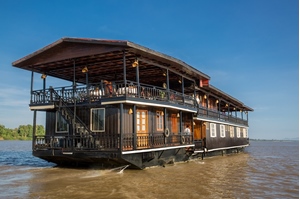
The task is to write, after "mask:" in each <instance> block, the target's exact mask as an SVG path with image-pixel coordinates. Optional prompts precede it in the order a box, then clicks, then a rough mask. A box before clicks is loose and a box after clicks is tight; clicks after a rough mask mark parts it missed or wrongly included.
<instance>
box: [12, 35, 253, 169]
mask: <svg viewBox="0 0 300 199" xmlns="http://www.w3.org/2000/svg"><path fill="white" fill-rule="evenodd" d="M12 65H13V66H15V67H18V68H21V69H25V70H28V71H31V86H30V88H31V90H30V93H31V98H30V104H29V107H30V109H31V110H32V111H33V113H34V114H33V126H34V128H33V141H32V149H33V155H34V156H36V157H39V158H42V159H44V160H47V161H50V162H54V163H56V164H57V165H59V166H60V165H71V166H79V165H99V166H103V167H118V166H122V165H130V168H139V169H143V168H145V167H150V166H156V165H165V164H167V163H173V162H177V161H186V160H189V159H191V158H203V156H204V155H206V156H207V155H217V154H224V153H231V152H238V151H241V150H243V148H244V147H246V146H248V145H249V138H248V112H249V111H253V109H252V108H250V107H248V106H246V105H244V104H243V103H242V102H241V101H239V100H237V99H236V98H234V97H232V96H230V95H228V94H227V93H225V92H223V91H221V90H219V89H218V88H216V87H214V86H212V85H211V84H210V83H209V81H210V77H209V76H208V75H206V74H204V73H202V72H200V71H199V70H197V69H196V68H194V67H192V66H190V65H188V64H186V63H185V62H183V61H181V60H178V59H176V58H173V57H171V56H168V55H165V54H162V53H159V52H157V51H154V50H151V49H149V48H146V47H143V46H140V45H138V44H135V43H132V42H129V41H120V40H101V39H82V38H62V39H59V40H58V41H56V42H54V43H52V44H50V45H48V46H46V47H44V48H42V49H40V50H38V51H36V52H34V53H32V54H30V55H28V56H25V57H23V58H21V59H19V60H17V61H15V62H13V64H12ZM36 74H41V75H42V76H41V78H42V81H40V82H42V83H40V88H41V89H39V90H34V89H33V85H36V84H37V81H36V79H37V78H35V75H36ZM48 77H52V78H56V79H57V81H58V82H60V80H65V81H61V82H64V83H65V84H68V82H70V83H69V85H70V86H62V87H55V88H54V87H53V86H49V87H46V82H47V78H48ZM39 78H40V75H39V76H38V79H39ZM38 111H39V112H44V113H45V118H46V121H45V122H46V124H45V131H46V133H45V135H44V136H37V135H36V132H35V129H36V128H35V126H36V121H37V112H38ZM187 127H188V128H189V130H185V129H186V128H187Z"/></svg>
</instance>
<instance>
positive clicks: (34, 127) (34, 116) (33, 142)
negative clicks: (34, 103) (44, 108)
mask: <svg viewBox="0 0 300 199" xmlns="http://www.w3.org/2000/svg"><path fill="white" fill-rule="evenodd" d="M45 130H46V129H45ZM35 135H36V110H34V111H33V131H32V150H34V146H35V141H36V139H35Z"/></svg>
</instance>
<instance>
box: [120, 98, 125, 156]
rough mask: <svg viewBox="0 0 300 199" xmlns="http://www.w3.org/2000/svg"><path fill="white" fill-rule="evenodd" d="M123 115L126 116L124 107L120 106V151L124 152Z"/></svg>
mask: <svg viewBox="0 0 300 199" xmlns="http://www.w3.org/2000/svg"><path fill="white" fill-rule="evenodd" d="M123 114H124V107H123V104H122V103H121V104H120V151H123V142H124V139H123V137H124V125H123V123H124V122H123Z"/></svg>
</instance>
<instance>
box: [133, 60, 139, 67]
mask: <svg viewBox="0 0 300 199" xmlns="http://www.w3.org/2000/svg"><path fill="white" fill-rule="evenodd" d="M138 65H139V60H138V59H135V60H134V62H133V63H132V67H134V68H135V67H137V66H138Z"/></svg>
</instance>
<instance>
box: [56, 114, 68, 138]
mask: <svg viewBox="0 0 300 199" xmlns="http://www.w3.org/2000/svg"><path fill="white" fill-rule="evenodd" d="M55 126H56V127H55V129H56V133H67V132H69V124H68V122H67V121H66V120H65V118H64V117H63V116H62V115H61V114H60V113H59V112H58V111H57V112H56V123H55Z"/></svg>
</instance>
